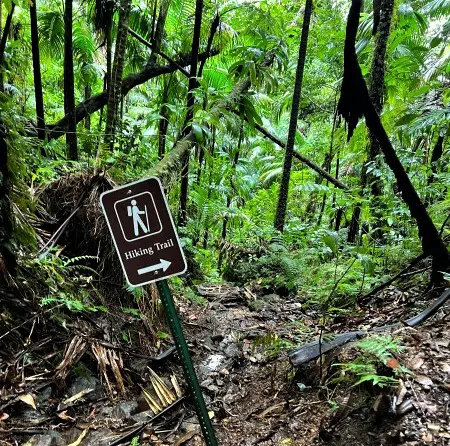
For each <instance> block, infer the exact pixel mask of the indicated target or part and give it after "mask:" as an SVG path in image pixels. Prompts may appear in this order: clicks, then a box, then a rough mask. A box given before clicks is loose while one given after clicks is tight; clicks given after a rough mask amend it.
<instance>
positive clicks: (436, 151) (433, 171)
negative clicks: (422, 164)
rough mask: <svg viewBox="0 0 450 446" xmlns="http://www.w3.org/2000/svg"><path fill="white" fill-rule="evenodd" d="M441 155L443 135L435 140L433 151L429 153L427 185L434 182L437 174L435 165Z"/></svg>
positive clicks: (442, 151)
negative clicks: (429, 172) (429, 168)
mask: <svg viewBox="0 0 450 446" xmlns="http://www.w3.org/2000/svg"><path fill="white" fill-rule="evenodd" d="M443 153H444V135H439V136H438V139H437V140H436V144H435V145H434V147H433V151H432V152H431V160H430V167H431V174H430V176H429V177H428V181H427V183H428V185H430V184H432V183H433V182H434V176H435V175H436V174H437V166H436V163H437V162H438V161H439V160H440V159H441V156H442V155H443Z"/></svg>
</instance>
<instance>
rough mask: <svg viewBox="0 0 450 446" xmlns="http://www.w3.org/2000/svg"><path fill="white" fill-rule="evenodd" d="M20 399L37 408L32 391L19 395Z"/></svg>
mask: <svg viewBox="0 0 450 446" xmlns="http://www.w3.org/2000/svg"><path fill="white" fill-rule="evenodd" d="M17 398H18V399H19V400H20V401H22V402H24V403H25V404H28V405H29V406H31V407H32V408H33V409H34V410H37V407H36V403H35V402H34V398H33V395H31V393H27V394H25V395H19V396H18V397H17Z"/></svg>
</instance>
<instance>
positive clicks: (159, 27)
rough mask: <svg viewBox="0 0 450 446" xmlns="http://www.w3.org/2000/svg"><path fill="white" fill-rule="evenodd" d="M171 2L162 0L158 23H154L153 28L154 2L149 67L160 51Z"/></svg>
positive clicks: (154, 16)
mask: <svg viewBox="0 0 450 446" xmlns="http://www.w3.org/2000/svg"><path fill="white" fill-rule="evenodd" d="M170 2H171V0H162V1H161V5H160V7H159V14H158V21H157V22H156V27H155V22H154V20H155V18H156V4H157V1H156V0H155V8H154V12H153V23H152V34H151V42H152V49H153V51H152V55H151V56H150V59H149V62H148V64H149V65H153V64H155V63H156V56H157V54H159V52H160V51H161V46H162V41H163V36H164V27H165V26H166V18H167V13H168V11H169V6H170Z"/></svg>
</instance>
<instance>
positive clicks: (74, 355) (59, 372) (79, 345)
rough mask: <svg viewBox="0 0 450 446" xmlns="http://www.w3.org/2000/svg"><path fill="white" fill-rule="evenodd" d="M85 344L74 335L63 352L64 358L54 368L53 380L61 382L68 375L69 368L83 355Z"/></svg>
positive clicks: (80, 338) (79, 337)
mask: <svg viewBox="0 0 450 446" xmlns="http://www.w3.org/2000/svg"><path fill="white" fill-rule="evenodd" d="M85 350H86V342H85V341H84V339H83V338H82V337H81V336H78V335H75V336H74V338H73V339H72V341H71V342H70V344H69V345H68V346H67V348H66V350H65V352H64V358H63V360H62V361H61V362H60V364H59V365H58V366H57V367H56V373H55V380H56V381H57V382H62V381H64V380H65V378H66V376H67V374H68V373H69V370H70V367H71V366H72V365H73V364H75V363H76V362H77V361H78V360H79V359H80V358H81V357H82V356H83V354H84V352H85Z"/></svg>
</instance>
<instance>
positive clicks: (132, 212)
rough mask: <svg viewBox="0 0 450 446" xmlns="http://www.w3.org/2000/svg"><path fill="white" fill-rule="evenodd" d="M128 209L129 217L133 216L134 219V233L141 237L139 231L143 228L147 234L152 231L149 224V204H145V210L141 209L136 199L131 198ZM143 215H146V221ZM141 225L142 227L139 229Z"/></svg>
mask: <svg viewBox="0 0 450 446" xmlns="http://www.w3.org/2000/svg"><path fill="white" fill-rule="evenodd" d="M127 210H128V217H131V218H132V219H133V228H134V235H135V236H136V237H139V235H140V234H139V231H140V230H142V232H143V233H144V234H147V233H148V232H150V228H149V226H148V213H147V206H144V210H143V211H141V210H140V209H139V208H138V206H137V201H136V200H131V206H128V207H127ZM141 215H145V221H146V223H144V222H143V221H142V219H141ZM139 227H140V229H139Z"/></svg>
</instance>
